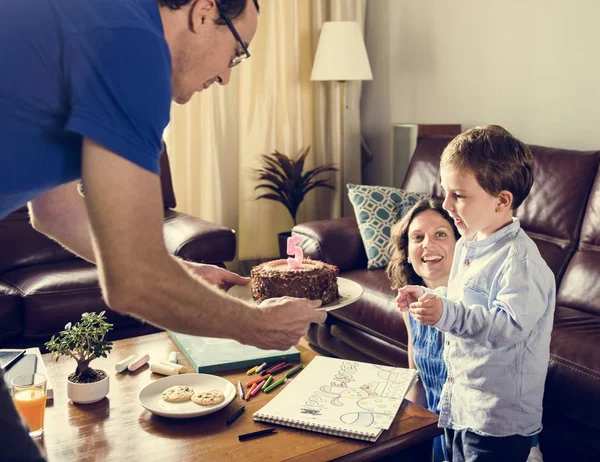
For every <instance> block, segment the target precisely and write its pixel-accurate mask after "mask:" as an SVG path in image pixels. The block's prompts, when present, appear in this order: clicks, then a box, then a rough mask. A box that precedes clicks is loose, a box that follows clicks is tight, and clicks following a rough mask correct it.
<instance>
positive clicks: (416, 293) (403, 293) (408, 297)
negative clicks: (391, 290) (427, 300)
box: [396, 286, 425, 311]
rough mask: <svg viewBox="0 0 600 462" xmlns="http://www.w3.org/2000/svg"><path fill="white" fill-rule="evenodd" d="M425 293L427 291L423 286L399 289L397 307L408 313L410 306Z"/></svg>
mask: <svg viewBox="0 0 600 462" xmlns="http://www.w3.org/2000/svg"><path fill="white" fill-rule="evenodd" d="M424 293H425V291H424V290H423V288H422V287H421V286H404V287H402V288H401V289H398V296H397V297H396V305H398V308H400V311H408V310H409V308H410V304H411V303H414V302H416V301H417V300H418V299H419V297H422V296H423V294H424Z"/></svg>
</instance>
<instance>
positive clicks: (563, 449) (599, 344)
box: [293, 137, 600, 462]
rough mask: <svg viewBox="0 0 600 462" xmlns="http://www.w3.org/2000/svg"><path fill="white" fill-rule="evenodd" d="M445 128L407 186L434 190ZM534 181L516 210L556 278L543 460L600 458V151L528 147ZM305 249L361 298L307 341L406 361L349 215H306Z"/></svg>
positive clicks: (419, 154) (380, 278) (389, 306)
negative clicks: (355, 286)
mask: <svg viewBox="0 0 600 462" xmlns="http://www.w3.org/2000/svg"><path fill="white" fill-rule="evenodd" d="M450 139H451V138H449V137H421V138H420V139H419V141H418V143H417V149H416V152H415V154H414V156H413V158H412V160H411V163H410V166H409V171H408V174H407V177H406V179H405V181H404V185H403V189H405V190H407V191H415V192H425V193H431V194H436V195H440V192H441V190H440V185H439V169H438V163H439V157H440V155H441V152H442V150H443V148H444V147H445V146H446V144H447V143H448V142H449V141H450ZM531 149H532V151H533V154H534V157H535V184H534V186H533V189H532V191H531V194H530V196H529V197H528V198H527V200H526V201H525V202H524V203H523V205H522V206H521V207H520V208H519V210H518V212H517V216H518V217H519V219H520V221H521V226H522V227H523V229H524V230H525V231H526V232H527V233H528V234H529V236H531V238H532V239H533V240H534V241H535V242H536V244H537V245H538V247H539V249H540V251H541V253H542V255H543V257H544V258H545V260H546V262H547V263H548V265H549V266H550V268H551V269H552V270H553V271H554V274H555V275H556V280H557V304H556V312H555V321H554V329H553V332H552V341H551V346H550V349H551V359H550V365H549V371H548V377H547V381H546V387H545V388H546V389H545V398H544V420H543V424H544V428H543V431H542V433H541V436H540V441H541V443H540V444H541V448H542V451H543V453H544V460H545V461H549V462H552V461H567V460H568V461H577V462H583V461H588V460H590V461H597V460H600V173H599V165H600V152H598V151H595V152H581V151H572V150H564V149H552V148H545V147H539V146H531ZM293 233H294V234H299V235H301V236H303V237H304V238H305V239H304V242H303V243H302V247H303V248H304V252H305V255H307V256H309V257H311V258H315V259H319V260H324V261H326V262H329V263H333V264H335V265H337V266H338V267H339V268H340V275H341V276H342V277H345V278H348V279H352V280H354V281H356V282H358V283H360V284H361V285H362V286H363V287H364V290H365V291H364V294H363V296H362V298H361V299H360V300H359V301H357V302H355V303H354V304H352V305H349V306H346V307H344V308H341V309H339V310H336V311H332V312H330V313H329V316H328V320H327V322H326V324H324V325H314V324H313V325H312V327H311V329H310V331H309V333H308V336H307V337H308V340H309V342H310V344H311V345H312V346H313V347H315V349H317V350H320V351H321V352H323V353H327V354H331V355H334V356H338V357H342V358H349V359H355V360H362V361H372V362H378V363H383V364H389V365H398V366H404V367H406V366H407V364H408V363H407V352H406V341H407V334H406V328H405V326H404V321H403V318H402V316H401V314H400V312H399V311H398V310H397V309H396V306H395V303H394V298H395V293H394V291H393V290H391V289H390V284H389V282H388V280H387V277H386V275H385V272H384V270H382V269H380V270H367V269H366V267H367V265H366V261H367V260H366V255H365V250H364V247H363V244H362V241H361V238H360V235H359V232H358V227H357V224H356V221H355V220H354V219H353V218H341V219H337V220H323V221H316V222H311V223H305V224H301V225H298V226H295V227H294V228H293Z"/></svg>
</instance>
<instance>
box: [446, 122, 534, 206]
mask: <svg viewBox="0 0 600 462" xmlns="http://www.w3.org/2000/svg"><path fill="white" fill-rule="evenodd" d="M440 164H441V165H446V166H449V167H452V168H453V169H457V170H463V169H465V170H469V171H471V172H472V173H473V175H475V178H476V179H477V182H478V183H479V185H480V186H481V187H482V188H483V189H484V190H485V191H486V192H487V193H488V194H490V195H492V196H494V197H497V196H498V194H500V191H510V192H511V193H512V195H513V204H512V209H513V210H516V209H517V208H518V207H519V206H520V205H521V204H522V203H523V201H524V200H525V198H526V197H527V196H528V195H529V191H531V186H532V185H533V155H532V154H531V151H530V150H529V148H528V147H527V145H525V144H524V143H523V142H521V141H519V140H518V139H517V138H515V137H514V136H512V135H511V134H510V132H509V131H508V130H506V129H505V128H503V127H500V126H498V125H482V126H480V127H475V128H471V129H470V130H467V131H465V132H463V133H461V134H460V135H458V136H457V137H456V138H454V139H453V140H452V141H451V142H450V144H448V146H446V149H444V152H443V153H442V158H441V161H440Z"/></svg>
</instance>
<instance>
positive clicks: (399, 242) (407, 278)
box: [386, 197, 460, 289]
mask: <svg viewBox="0 0 600 462" xmlns="http://www.w3.org/2000/svg"><path fill="white" fill-rule="evenodd" d="M442 204H443V201H442V200H441V199H438V198H435V197H434V198H431V199H421V200H420V201H419V202H417V203H416V204H415V205H414V206H413V208H411V209H410V210H409V211H408V213H407V214H406V215H404V217H403V218H402V219H401V220H399V221H398V222H397V223H396V224H395V225H394V226H393V227H392V238H391V240H390V247H391V248H392V257H391V258H390V262H389V264H388V266H387V269H386V273H387V275H388V278H389V279H390V281H391V282H392V289H399V288H400V287H404V286H405V285H407V284H414V285H423V279H421V276H419V275H418V274H417V273H415V270H414V268H413V266H412V264H411V263H409V262H408V228H409V227H410V224H411V223H412V222H413V220H414V219H415V218H416V217H417V215H419V214H420V213H422V212H425V211H427V210H433V211H434V212H437V213H439V214H440V215H441V216H442V218H444V219H445V220H446V221H447V222H448V223H449V225H450V227H451V228H452V230H453V231H454V237H455V239H456V240H458V239H459V238H460V234H459V232H458V229H456V226H455V225H454V220H453V219H452V218H451V217H450V215H449V214H448V212H446V211H445V210H444V208H443V207H442Z"/></svg>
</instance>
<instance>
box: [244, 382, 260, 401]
mask: <svg viewBox="0 0 600 462" xmlns="http://www.w3.org/2000/svg"><path fill="white" fill-rule="evenodd" d="M257 385H258V383H255V384H254V385H252V388H250V390H248V393H246V396H244V399H245V400H246V401H248V399H250V396H252V392H253V391H254V390H255V389H256V387H257Z"/></svg>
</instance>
